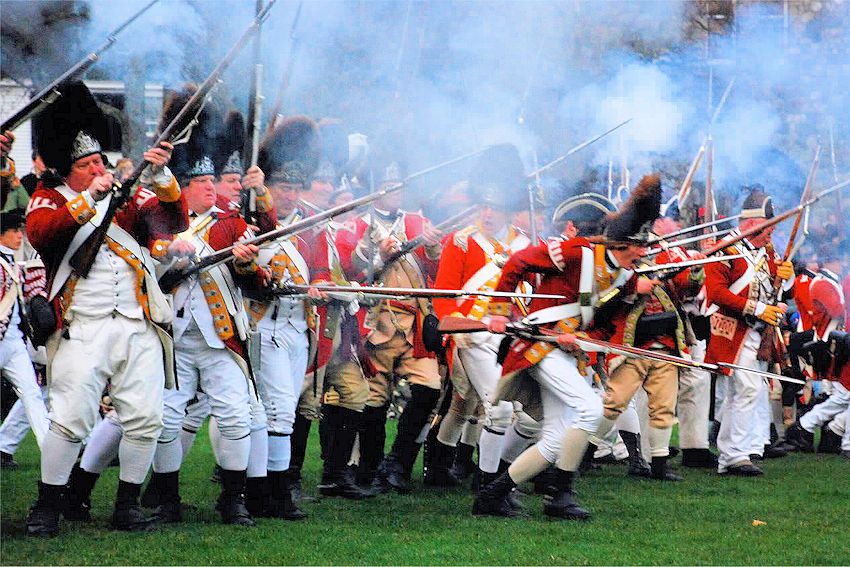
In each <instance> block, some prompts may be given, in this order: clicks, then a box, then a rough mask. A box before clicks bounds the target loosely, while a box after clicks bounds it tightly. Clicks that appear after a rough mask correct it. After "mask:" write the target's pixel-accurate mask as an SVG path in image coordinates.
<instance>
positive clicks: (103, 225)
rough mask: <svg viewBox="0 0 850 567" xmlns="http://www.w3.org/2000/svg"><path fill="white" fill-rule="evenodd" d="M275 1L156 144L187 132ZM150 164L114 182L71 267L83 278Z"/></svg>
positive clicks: (226, 56) (208, 78)
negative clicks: (95, 225) (101, 215)
mask: <svg viewBox="0 0 850 567" xmlns="http://www.w3.org/2000/svg"><path fill="white" fill-rule="evenodd" d="M275 2H277V0H270V1H269V3H268V4H267V5H266V7H265V8H264V9H263V11H262V12H261V13H259V14H258V15H257V16H256V17H255V18H254V21H253V22H252V23H251V25H250V26H248V29H246V30H245V32H244V33H243V34H242V37H240V38H239V41H237V42H236V44H235V45H234V46H233V47H231V48H230V51H228V52H227V55H225V56H224V59H222V60H221V62H219V64H218V65H217V66H216V68H215V69H213V72H212V73H210V75H209V76H208V77H207V78H206V80H204V82H203V83H202V84H201V85H200V86H199V87H198V90H196V91H195V92H194V93H193V94H192V96H191V97H190V98H189V100H188V101H187V102H186V104H185V105H184V106H183V108H181V109H180V112H178V113H177V116H175V117H174V119H173V120H172V121H171V123H170V124H169V125H168V126H166V128H165V130H163V131H162V133H161V134H160V135H159V137H158V138H157V139H156V142H154V147H157V146H159V145H160V144H162V143H163V142H170V141H172V140H174V139H175V138H176V137H177V136H179V135H181V134H183V133H184V132H185V127H186V124H187V123H188V119H189V118H190V117H194V116H196V114H197V112H198V111H199V109H200V108H201V107H202V106H203V104H204V101H205V99H206V97H207V95H209V93H210V91H211V90H212V89H213V87H214V86H215V85H216V84H217V83H218V80H219V78H220V77H221V75H222V74H223V73H224V71H225V70H226V69H227V68H228V67H229V66H230V64H231V63H232V62H233V60H234V59H235V58H236V56H237V55H238V54H239V52H240V51H241V50H242V48H243V47H244V46H245V44H246V43H248V40H249V39H251V36H252V35H254V34H255V33H256V32H257V30H258V29H260V24H261V23H262V22H263V20H265V19H266V18H267V17H268V15H269V11H270V10H271V8H272V6H274V4H275ZM149 165H150V162H148V161H147V160H143V161H142V162H141V163H139V165H137V166H136V168H135V169H134V170H133V171H132V173H130V176H129V177H128V178H127V179H126V180H124V182H123V183H121V182H120V181H118V180H117V179H116V180H115V181H113V182H112V189H111V199H110V201H109V206H108V207H107V209H106V212H105V213H104V215H103V217H101V218H100V220H99V222H100V224H99V225H98V226H97V228H95V230H94V232H92V233H91V235H90V236H89V237H88V238H87V239H86V240H85V241H84V242H83V243H82V244H81V245H80V247H79V248H78V249H77V251H76V252H75V253H74V255H73V256H71V260H70V264H71V267H73V268H74V271H75V272H76V273H77V275H79V276H80V277H83V278H84V277H86V276H88V274H89V270H91V266H92V264H93V263H94V259H95V257H96V256H97V252H98V250H99V249H100V247H101V245H102V244H103V241H104V239H105V238H106V231H107V230H108V229H109V225H110V224H112V219H113V218H114V217H115V214H116V213H117V212H118V210H119V209H120V208H121V207H122V206H124V204H125V203H126V202H127V201H128V200H129V199H130V195H131V189H132V187H133V186H134V185H135V184H136V182H137V181H138V180H139V177H140V176H141V175H142V172H144V170H145V169H147V167H148V166H149Z"/></svg>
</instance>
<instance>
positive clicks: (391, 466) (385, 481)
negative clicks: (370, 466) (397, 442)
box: [372, 453, 412, 494]
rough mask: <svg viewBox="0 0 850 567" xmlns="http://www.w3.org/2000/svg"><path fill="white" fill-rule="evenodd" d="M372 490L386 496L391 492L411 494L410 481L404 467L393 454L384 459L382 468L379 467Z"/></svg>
mask: <svg viewBox="0 0 850 567" xmlns="http://www.w3.org/2000/svg"><path fill="white" fill-rule="evenodd" d="M372 488H373V489H374V490H375V491H377V492H378V493H379V494H385V493H386V492H389V491H390V490H393V491H395V492H398V493H399V494H410V491H411V490H412V489H411V487H410V479H409V478H408V477H407V475H406V474H405V470H404V466H403V465H402V464H401V463H400V462H399V461H398V459H396V458H395V455H393V454H392V453H390V454H389V455H387V456H386V457H384V460H383V462H382V463H381V466H379V467H378V472H377V473H376V474H375V480H374V482H373V483H372Z"/></svg>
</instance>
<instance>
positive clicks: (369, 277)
mask: <svg viewBox="0 0 850 567" xmlns="http://www.w3.org/2000/svg"><path fill="white" fill-rule="evenodd" d="M374 192H375V172H374V171H373V168H371V167H370V168H369V193H374ZM375 216H376V215H375V201H372V206H371V209H370V212H369V251H368V253H367V254H366V256H367V258H368V261H369V267H368V268H367V269H366V283H367V284H369V285H372V284H373V283H375V255H376V254H377V253H378V243H377V242H375V236H374V230H375Z"/></svg>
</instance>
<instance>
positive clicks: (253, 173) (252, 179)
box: [242, 165, 266, 195]
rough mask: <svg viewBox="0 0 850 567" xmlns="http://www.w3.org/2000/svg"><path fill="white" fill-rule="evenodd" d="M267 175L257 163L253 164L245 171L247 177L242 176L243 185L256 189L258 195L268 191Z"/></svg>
mask: <svg viewBox="0 0 850 567" xmlns="http://www.w3.org/2000/svg"><path fill="white" fill-rule="evenodd" d="M265 184H266V175H265V174H264V173H263V170H262V169H260V168H259V167H258V166H256V165H252V166H251V167H249V168H248V171H246V172H245V177H243V178H242V187H247V188H249V189H254V190H256V192H257V195H262V194H263V193H265V192H266V185H265Z"/></svg>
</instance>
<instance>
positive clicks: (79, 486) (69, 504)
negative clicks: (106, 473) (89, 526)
mask: <svg viewBox="0 0 850 567" xmlns="http://www.w3.org/2000/svg"><path fill="white" fill-rule="evenodd" d="M99 478H100V475H99V474H98V473H91V472H88V471H84V470H83V469H82V468H81V467H80V464H79V463H77V464H75V465H74V468H73V469H72V470H71V479H70V480H69V481H68V499H67V501H66V506H65V509H64V510H63V511H62V516H63V517H64V518H65V519H66V520H72V521H79V522H90V521H91V493H92V490H94V485H95V484H96V483H97V479H99Z"/></svg>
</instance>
